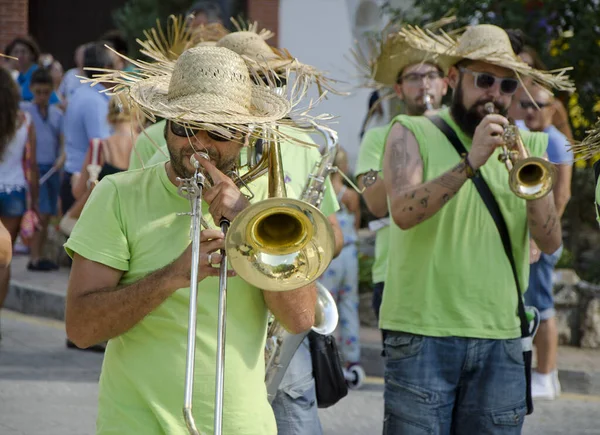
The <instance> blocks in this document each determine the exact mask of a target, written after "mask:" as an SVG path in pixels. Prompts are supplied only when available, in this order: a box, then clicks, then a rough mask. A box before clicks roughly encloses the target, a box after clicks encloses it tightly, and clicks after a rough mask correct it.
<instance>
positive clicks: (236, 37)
mask: <svg viewBox="0 0 600 435" xmlns="http://www.w3.org/2000/svg"><path fill="white" fill-rule="evenodd" d="M231 22H232V23H233V25H234V27H235V28H236V30H237V31H235V32H231V33H229V34H227V35H225V36H223V37H222V38H221V39H220V40H219V41H218V42H217V44H216V45H217V47H225V48H228V49H230V50H233V51H235V52H236V53H237V54H239V55H240V56H242V57H243V58H244V60H246V61H247V62H248V66H249V67H250V68H252V69H254V70H255V71H258V72H259V74H260V71H261V70H264V69H268V70H271V71H274V72H275V73H276V74H277V75H279V76H288V75H289V74H290V73H294V74H295V75H296V80H297V81H298V82H301V83H303V85H304V84H306V85H308V86H310V85H312V84H316V85H317V88H318V92H319V95H324V94H325V92H326V91H327V92H331V93H333V94H338V95H346V93H345V92H343V91H340V90H338V89H336V88H335V85H334V84H335V83H336V82H337V81H336V80H334V79H332V78H330V77H327V76H326V73H325V72H323V71H320V70H319V69H317V68H315V67H314V66H312V65H308V64H305V63H302V62H300V61H299V60H298V59H297V58H295V57H294V56H292V54H291V53H290V52H289V51H288V50H285V49H277V48H275V47H271V46H270V45H269V44H268V43H267V42H266V41H267V40H269V39H270V38H271V37H273V36H274V33H273V32H271V31H270V30H268V29H262V30H259V27H258V23H256V22H254V23H244V22H242V21H237V20H235V19H234V18H231Z"/></svg>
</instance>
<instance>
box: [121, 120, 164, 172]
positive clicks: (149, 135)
mask: <svg viewBox="0 0 600 435" xmlns="http://www.w3.org/2000/svg"><path fill="white" fill-rule="evenodd" d="M166 122H167V121H165V120H162V121H159V122H157V123H156V124H153V125H151V126H150V127H148V128H146V129H145V130H144V131H142V132H141V133H140V134H139V136H138V138H137V140H136V141H135V145H134V147H133V150H132V151H131V156H130V157H129V168H128V169H129V170H130V171H131V170H133V169H141V168H143V167H145V166H149V163H148V161H149V160H150V158H151V157H152V156H153V155H154V154H155V153H157V152H160V150H159V149H160V148H162V147H165V154H162V153H161V155H162V156H163V157H164V159H163V160H162V161H163V162H165V161H167V160H169V153H168V152H166V141H165V124H166ZM156 163H158V162H156Z"/></svg>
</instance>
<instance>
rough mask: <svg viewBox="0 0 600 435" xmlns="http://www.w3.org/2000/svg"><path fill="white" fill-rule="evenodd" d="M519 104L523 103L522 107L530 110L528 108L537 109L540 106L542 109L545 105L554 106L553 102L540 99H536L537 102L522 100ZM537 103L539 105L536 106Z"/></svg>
mask: <svg viewBox="0 0 600 435" xmlns="http://www.w3.org/2000/svg"><path fill="white" fill-rule="evenodd" d="M519 104H520V105H521V109H523V110H528V109H533V110H537V109H538V107H539V108H540V110H541V109H543V108H544V107H550V106H552V103H540V102H538V101H536V102H535V103H534V102H533V101H520V102H519ZM536 104H537V107H536V106H535V105H536Z"/></svg>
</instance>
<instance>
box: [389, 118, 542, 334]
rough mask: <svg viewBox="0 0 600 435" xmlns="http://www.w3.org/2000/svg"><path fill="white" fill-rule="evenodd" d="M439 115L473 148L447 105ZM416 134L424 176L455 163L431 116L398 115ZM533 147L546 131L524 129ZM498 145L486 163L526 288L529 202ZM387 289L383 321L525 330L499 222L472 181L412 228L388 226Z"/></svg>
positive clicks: (535, 151) (469, 330) (416, 326)
mask: <svg viewBox="0 0 600 435" xmlns="http://www.w3.org/2000/svg"><path fill="white" fill-rule="evenodd" d="M440 116H441V117H442V118H443V119H444V120H445V121H446V122H447V123H448V124H449V125H450V126H451V127H452V128H453V129H454V130H455V131H456V133H457V135H458V137H459V138H460V140H461V141H462V142H463V144H464V145H465V148H467V150H469V149H471V139H470V138H469V137H467V136H466V135H465V134H464V133H463V132H462V131H461V130H460V129H459V128H458V127H457V126H456V124H455V122H454V121H453V120H452V118H451V117H450V115H449V112H448V110H447V109H446V110H443V111H441V112H440ZM394 121H396V122H399V123H401V124H402V125H404V126H405V127H407V128H408V129H409V130H411V131H412V132H413V134H414V135H415V137H416V139H417V141H418V143H419V148H420V153H421V158H422V160H423V180H424V181H427V180H431V179H433V178H436V177H438V176H439V175H441V174H442V173H444V172H446V171H447V170H449V169H450V168H452V167H453V166H455V165H457V164H458V162H459V160H460V156H459V155H458V153H457V152H456V150H455V149H454V147H453V146H452V145H451V144H450V143H449V142H448V140H447V139H446V136H445V135H444V134H443V133H442V132H441V131H440V130H438V129H437V128H436V127H435V126H434V125H433V124H432V123H431V121H429V120H428V119H427V118H425V117H408V116H399V117H397V118H395V119H394ZM521 135H522V137H523V141H524V143H525V145H526V146H527V148H528V149H529V150H530V152H531V154H532V155H534V156H542V155H543V154H544V152H545V150H546V146H547V142H548V136H547V135H546V134H545V133H531V132H525V131H522V132H521ZM499 153H500V150H499V149H497V150H496V151H495V153H494V154H493V155H492V156H491V157H490V158H489V160H488V161H487V163H486V164H485V165H484V166H483V167H482V168H481V169H480V171H481V174H482V176H483V177H484V178H485V180H486V182H487V184H488V185H489V187H490V189H491V190H492V192H493V194H494V196H495V198H496V201H497V202H498V204H499V206H500V209H501V211H502V214H503V216H504V219H505V220H506V224H507V227H508V230H509V234H510V238H511V242H512V247H513V256H514V258H515V263H516V266H517V271H518V277H519V279H520V285H521V288H522V289H526V288H527V283H528V279H529V230H528V228H527V211H526V201H525V200H523V199H520V198H518V197H517V196H516V195H514V194H513V193H512V192H511V190H510V189H509V185H508V171H507V170H506V167H505V166H504V165H503V164H502V163H500V162H499V161H498V158H497V157H498V154H499ZM385 283H386V286H385V291H384V292H383V302H382V305H381V314H380V316H381V317H380V327H381V328H382V329H388V330H393V331H404V332H409V333H413V334H420V335H429V336H457V337H473V338H491V339H508V338H516V337H519V336H520V329H519V320H518V317H517V290H516V286H515V282H514V278H513V274H512V270H511V267H510V264H509V262H508V259H507V257H506V254H505V253H504V249H503V247H502V241H501V238H500V235H499V234H498V230H497V229H496V225H495V224H494V221H493V219H492V217H491V215H490V213H489V211H488V210H487V208H486V206H485V205H484V203H483V201H482V200H481V197H480V196H479V193H478V192H477V189H476V188H475V186H474V184H473V183H472V182H471V181H469V180H467V182H466V183H465V184H464V185H463V186H462V187H461V188H460V190H459V191H458V193H457V194H456V196H455V197H454V198H452V199H451V200H450V201H449V202H448V203H447V204H446V205H444V206H443V207H442V208H441V209H440V210H439V211H438V212H437V213H436V214H435V215H433V216H432V217H431V218H429V219H427V220H426V221H424V222H422V223H420V224H419V225H416V226H415V227H413V228H411V229H409V230H402V229H400V228H399V227H397V226H395V225H393V226H390V264H389V267H388V273H387V279H386V281H385Z"/></svg>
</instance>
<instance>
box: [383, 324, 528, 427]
mask: <svg viewBox="0 0 600 435" xmlns="http://www.w3.org/2000/svg"><path fill="white" fill-rule="evenodd" d="M385 352H386V363H385V392H384V400H385V417H384V426H383V433H384V435H422V434H431V435H450V434H456V435H463V434H477V435H486V434H489V435H501V434H502V435H505V434H511V435H512V434H515V435H516V434H520V433H521V428H522V426H523V419H524V417H525V413H526V411H527V407H526V403H525V388H526V387H525V368H524V363H523V354H522V347H521V339H520V338H517V339H512V340H486V339H476V338H459V337H426V336H421V335H414V334H408V333H403V332H395V331H387V335H386V339H385Z"/></svg>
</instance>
